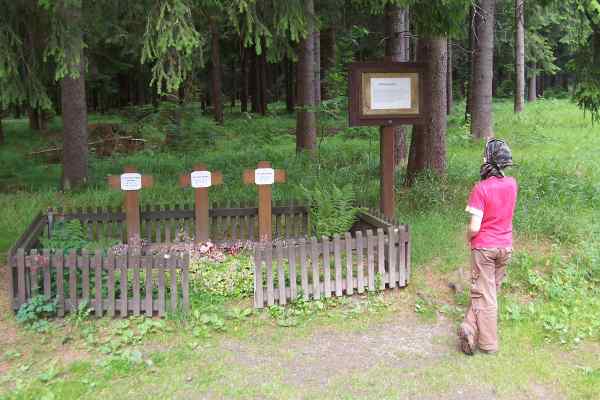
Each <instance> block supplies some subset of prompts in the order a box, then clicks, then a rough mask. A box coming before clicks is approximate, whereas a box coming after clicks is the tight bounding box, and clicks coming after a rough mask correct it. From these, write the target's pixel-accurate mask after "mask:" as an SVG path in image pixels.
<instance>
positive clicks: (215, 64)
mask: <svg viewBox="0 0 600 400" xmlns="http://www.w3.org/2000/svg"><path fill="white" fill-rule="evenodd" d="M210 36H211V57H210V59H211V63H212V68H211V78H212V79H211V80H212V88H211V89H212V104H213V117H214V119H215V121H216V122H217V124H219V125H223V95H222V93H221V50H220V43H219V37H220V33H219V26H218V24H217V21H215V20H214V19H211V21H210Z"/></svg>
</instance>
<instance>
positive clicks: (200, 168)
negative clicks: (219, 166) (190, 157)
mask: <svg viewBox="0 0 600 400" xmlns="http://www.w3.org/2000/svg"><path fill="white" fill-rule="evenodd" d="M179 183H180V184H181V187H189V186H191V187H193V188H194V192H195V202H194V215H195V217H196V235H195V241H196V243H204V242H207V241H208V188H209V187H211V186H213V185H221V184H222V183H223V175H222V174H221V172H219V171H212V172H211V171H209V170H208V168H207V167H206V165H204V164H202V163H198V164H196V165H195V166H194V170H193V171H192V172H191V173H189V174H185V175H181V177H180V178H179Z"/></svg>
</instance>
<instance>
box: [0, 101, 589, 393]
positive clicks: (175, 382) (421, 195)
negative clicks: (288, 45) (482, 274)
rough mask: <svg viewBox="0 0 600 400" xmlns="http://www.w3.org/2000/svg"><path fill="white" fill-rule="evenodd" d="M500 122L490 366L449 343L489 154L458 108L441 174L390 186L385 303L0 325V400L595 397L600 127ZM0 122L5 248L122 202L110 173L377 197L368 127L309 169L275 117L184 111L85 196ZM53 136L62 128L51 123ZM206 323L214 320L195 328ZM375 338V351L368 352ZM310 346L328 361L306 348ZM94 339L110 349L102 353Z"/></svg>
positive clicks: (566, 108) (95, 171) (341, 136)
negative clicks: (265, 176)
mask: <svg viewBox="0 0 600 400" xmlns="http://www.w3.org/2000/svg"><path fill="white" fill-rule="evenodd" d="M95 118H96V119H97V120H111V121H115V120H119V119H121V118H122V117H120V116H108V117H107V116H101V117H100V116H98V117H95ZM494 118H495V132H496V136H497V137H500V138H503V139H506V140H507V141H508V143H509V145H510V146H511V148H512V150H513V155H514V159H515V162H516V164H517V165H518V166H517V167H515V168H513V169H512V170H511V171H510V173H511V174H513V175H515V176H516V177H517V179H518V181H519V184H520V192H519V203H518V207H517V212H516V216H515V231H516V234H517V249H516V250H517V253H516V255H515V260H514V262H513V263H512V265H511V268H510V269H509V274H510V276H509V279H508V281H507V284H506V285H505V289H504V290H505V292H504V295H503V297H502V299H501V307H502V310H501V316H502V318H501V323H500V333H501V343H502V344H501V352H500V354H499V355H497V356H492V357H485V356H476V357H472V358H465V357H463V356H462V355H460V354H457V353H456V351H455V349H454V344H453V343H454V342H453V341H454V338H453V336H452V332H453V324H454V323H455V321H456V320H457V318H460V315H461V314H462V312H463V310H464V306H465V304H466V302H465V300H466V297H465V293H459V294H457V295H453V294H452V293H451V292H450V291H449V290H448V288H447V287H446V284H447V282H448V280H451V279H453V276H454V274H455V273H456V271H457V269H458V268H459V267H461V266H462V267H463V268H465V270H466V271H468V267H467V266H468V250H467V248H466V246H465V244H464V241H463V230H464V224H465V222H466V221H465V215H464V212H463V209H464V203H465V201H466V198H467V195H468V192H469V190H470V188H471V187H472V185H473V183H474V182H476V181H477V179H478V170H479V164H480V160H481V156H482V147H483V146H482V143H480V142H474V141H472V140H471V139H470V137H469V134H468V125H466V124H464V123H463V121H462V117H461V113H460V112H459V110H457V112H456V113H455V114H453V115H452V116H451V117H450V126H449V134H448V143H449V149H448V154H449V157H448V165H449V168H448V175H447V176H445V177H443V178H437V177H432V176H429V175H423V176H421V177H420V178H419V180H418V181H417V184H416V185H415V186H414V187H413V188H411V189H410V190H407V189H404V188H403V187H402V185H401V181H402V179H403V175H404V171H403V170H401V171H399V173H398V176H397V179H398V181H397V189H398V194H397V213H398V215H399V216H400V219H401V220H402V221H403V222H406V223H408V224H409V225H410V226H411V232H412V235H413V248H412V257H413V275H412V281H411V285H410V287H409V288H408V289H407V290H403V291H401V292H399V293H394V294H388V295H386V296H385V300H378V299H380V298H379V297H378V296H374V297H371V298H363V299H362V300H361V301H355V300H352V301H349V300H343V301H342V302H341V303H339V304H338V303H332V304H322V305H306V304H297V305H296V306H294V307H292V308H289V310H291V311H283V310H278V309H273V310H270V311H268V312H263V313H258V314H253V315H251V316H247V317H246V316H243V315H242V314H243V313H239V312H237V314H236V312H232V311H231V310H232V309H233V308H234V307H235V309H236V310H238V311H239V310H243V309H245V308H247V307H249V306H250V302H249V301H248V300H238V301H233V302H232V301H231V300H223V299H219V298H217V297H214V296H204V297H202V296H200V297H196V298H195V301H194V303H193V306H194V310H198V313H197V314H198V315H197V316H192V317H189V318H178V317H176V316H173V317H171V318H170V319H168V320H166V321H165V323H164V326H162V327H160V328H156V329H155V331H153V332H150V333H148V334H146V335H144V336H143V337H141V338H140V339H139V341H138V340H137V339H135V340H133V339H131V338H130V336H129V333H128V332H129V331H130V330H131V331H133V332H138V331H139V326H140V325H141V324H144V322H143V320H140V321H134V322H132V325H131V326H129V327H126V328H123V327H122V326H121V325H119V324H121V323H122V322H121V321H109V320H106V319H102V320H99V321H87V320H85V321H83V322H82V323H81V324H78V325H76V324H74V322H65V323H64V324H63V323H61V322H60V321H57V322H54V323H52V324H51V331H50V333H49V334H45V335H37V334H33V333H30V332H28V331H26V330H24V329H23V328H20V327H16V328H15V327H14V321H13V318H12V317H11V316H9V315H3V316H2V317H0V318H1V319H2V320H0V334H1V333H2V330H1V328H2V326H7V327H9V328H5V329H8V330H7V331H6V332H9V331H10V329H16V336H15V338H14V339H11V340H14V341H12V342H10V343H11V345H10V346H6V349H7V350H6V351H5V352H4V354H1V353H0V398H1V397H2V396H6V398H10V399H34V398H35V399H39V398H47V399H51V398H56V399H59V398H60V399H62V398H65V399H68V398H79V397H83V396H85V397H86V398H92V399H94V398H103V399H111V398H157V397H158V398H162V397H165V398H192V397H199V396H200V397H201V396H205V397H208V398H361V399H362V398H366V399H369V398H373V399H381V398H407V397H425V398H442V399H443V398H457V397H459V398H460V397H462V396H463V395H464V394H465V393H466V394H467V395H468V394H471V395H472V398H490V397H494V396H495V397H496V398H500V399H513V398H517V399H519V398H550V399H552V398H557V399H558V398H561V399H562V398H570V399H593V398H595V397H596V396H597V392H598V390H599V389H600V358H599V357H598V354H600V352H599V351H598V350H600V348H599V347H598V346H599V345H598V340H599V339H600V336H599V332H600V327H599V326H598V324H597V323H595V322H594V321H595V320H597V318H595V316H597V315H598V312H599V311H600V304H598V302H597V301H595V300H593V299H596V298H600V296H599V294H600V293H598V281H595V280H594V279H597V277H598V275H597V273H596V272H595V271H596V269H595V268H596V267H595V266H596V265H597V264H598V263H597V261H598V260H600V256H596V254H600V253H598V249H599V248H600V247H599V244H598V243H597V242H596V241H595V239H594V238H596V237H598V236H597V235H598V233H599V232H600V219H599V218H598V215H599V214H598V206H597V204H599V201H600V184H599V183H598V181H597V179H595V176H594V175H595V171H597V170H598V169H599V168H600V159H599V158H598V157H597V148H598V145H600V136H599V135H598V132H597V131H598V129H597V128H596V127H593V126H592V125H591V124H590V123H589V121H587V120H585V119H584V118H583V116H582V113H581V112H580V111H579V110H578V109H577V108H576V107H575V106H574V105H573V104H572V103H570V102H568V101H566V100H554V99H546V100H542V101H539V102H536V103H534V104H529V105H528V107H527V109H526V111H525V112H524V113H523V114H522V115H519V116H514V115H513V113H512V104H511V103H508V102H497V103H495V104H494ZM3 123H4V126H5V131H6V132H7V135H8V144H7V145H6V146H5V147H4V148H1V149H0V163H1V164H2V165H1V166H2V173H1V175H0V185H1V186H2V189H1V190H0V191H1V193H0V225H2V226H3V230H2V232H0V252H2V251H6V249H7V248H8V247H9V246H10V244H12V242H13V241H14V240H15V238H16V236H17V235H18V234H19V233H20V232H22V230H23V229H24V228H25V226H26V224H27V223H29V221H30V219H31V218H32V217H33V215H34V214H35V213H36V212H38V211H39V210H40V209H43V208H44V207H47V206H56V205H63V206H78V207H87V206H106V205H110V206H117V205H119V204H120V201H121V196H120V194H119V193H117V192H112V191H109V190H108V189H107V188H106V185H105V179H104V177H105V176H106V175H107V174H112V173H118V172H120V170H121V168H122V166H123V165H125V164H128V163H131V164H135V165H137V166H138V167H139V168H140V170H142V171H143V172H144V173H151V174H153V175H154V176H155V178H156V181H157V185H156V187H155V188H152V189H149V190H144V191H143V193H142V195H141V201H142V204H144V203H145V204H149V203H152V204H154V203H163V204H165V203H173V202H179V203H182V202H188V203H189V202H191V193H190V191H189V190H183V189H179V188H178V186H177V179H178V176H179V174H181V173H182V172H183V171H185V170H187V169H188V168H190V167H191V166H192V165H193V164H194V163H196V162H198V161H202V162H205V163H207V164H208V165H209V166H210V167H211V168H213V169H220V170H221V171H223V173H224V177H225V184H224V185H223V186H222V187H217V188H214V189H211V198H213V199H215V200H218V201H223V202H226V201H240V200H241V201H250V200H252V199H254V197H255V196H256V193H255V191H254V190H253V189H252V188H250V187H246V186H244V185H243V184H242V182H241V174H242V171H243V169H244V168H249V167H252V166H254V165H255V164H256V163H257V162H258V161H260V160H262V159H267V160H270V161H271V162H272V163H273V165H275V166H276V167H277V168H284V169H286V170H287V172H288V183H286V184H283V185H276V186H275V188H274V197H275V198H276V199H279V200H289V199H298V198H299V197H301V196H302V193H303V189H302V187H306V188H307V189H308V190H311V189H314V188H315V187H322V186H324V185H325V186H326V185H336V186H337V187H340V188H342V187H344V186H345V185H347V184H350V185H352V187H353V188H354V189H355V192H356V196H357V197H358V198H361V199H367V200H370V201H374V200H376V198H377V194H378V148H379V147H378V132H377V130H376V129H370V128H360V129H349V128H343V129H342V130H341V131H339V132H337V134H336V135H335V136H327V137H323V138H320V142H319V143H320V145H319V156H318V157H317V158H316V159H315V160H309V159H307V158H305V157H303V156H297V155H296V154H295V150H294V137H293V136H292V135H290V129H292V128H293V127H294V119H293V118H292V117H291V116H287V115H285V114H283V113H280V112H275V113H274V115H271V116H269V117H267V118H263V117H250V116H247V115H242V114H231V115H228V118H226V123H225V125H224V126H223V127H217V126H215V125H214V124H213V123H212V122H211V121H209V120H208V119H206V118H203V117H202V118H195V119H194V120H192V121H190V123H189V126H187V128H186V129H187V130H186V134H185V135H184V138H183V140H182V141H181V142H180V143H179V144H178V145H177V146H176V147H174V148H169V149H165V148H160V147H150V148H148V149H146V150H144V151H143V152H141V153H138V154H135V155H129V156H122V155H116V156H115V157H113V158H108V159H100V158H95V157H93V158H92V161H91V165H90V171H91V184H90V187H89V188H88V189H86V190H83V191H81V192H77V193H69V194H63V193H61V192H59V191H58V190H57V182H58V180H59V176H60V170H59V168H57V167H56V166H45V165H42V164H40V163H35V162H32V161H31V160H28V159H26V158H24V157H23V154H24V153H26V152H28V151H31V150H33V149H38V148H42V147H44V146H46V145H48V144H49V143H51V142H52V140H54V139H51V137H52V135H49V136H47V137H44V136H41V135H39V134H36V133H32V132H30V131H29V130H28V129H27V128H26V125H25V121H22V120H19V121H16V120H5V121H3ZM335 123H336V124H337V125H339V126H342V127H343V126H344V124H345V122H344V121H343V120H340V121H336V122H335ZM51 126H52V130H53V131H55V132H57V131H59V130H60V126H59V125H58V123H57V122H56V121H55V122H54V123H53V124H52V125H51ZM321 307H322V308H323V310H320V308H321ZM562 308H564V310H563V309H562ZM415 311H416V312H415ZM286 312H287V314H282V313H286ZM208 314H210V315H214V316H215V317H211V318H206V317H202V315H208ZM282 318H283V319H286V321H287V320H288V319H289V318H294V321H295V323H294V324H293V325H294V326H293V327H283V326H280V325H281V324H278V321H280V320H281V319H282ZM202 321H204V322H202ZM207 321H208V322H207ZM218 321H222V326H221V322H218ZM11 327H12V328H11ZM385 329H391V330H390V331H389V332H387V331H385ZM382 330H383V331H385V333H377V332H380V331H382ZM588 331H589V332H588ZM415 332H417V333H415ZM419 332H421V333H419ZM430 332H438V333H436V334H432V333H431V334H430ZM135 335H137V334H134V337H137V336H135ZM428 335H429V336H428ZM389 338H392V339H389ZM317 339H319V340H317ZM1 340H2V339H0V343H3V342H2V341H1ZM6 340H8V339H6ZM344 340H347V341H348V342H347V344H348V345H347V346H346V347H343V348H342V349H341V351H338V352H334V351H333V350H332V349H334V350H335V349H337V347H336V342H339V343H346V342H344ZM378 340H379V342H381V341H384V342H385V343H387V347H386V346H380V347H377V344H378V343H379V342H378ZM388 340H389V342H387V341H388ZM319 341H322V342H323V343H324V344H323V345H322V346H323V347H322V351H323V354H325V356H321V357H319V353H316V354H314V353H313V350H312V349H311V348H310V347H308V346H309V344H311V343H319ZM5 343H9V342H5ZM115 343H116V344H115ZM406 343H409V344H408V345H407V344H406ZM102 345H106V346H109V347H110V346H112V347H111V348H114V349H115V350H114V351H113V350H111V351H110V352H109V353H103V352H100V351H99V350H98V348H100V347H101V346H102ZM115 346H116V347H115ZM373 346H375V347H376V349H375V348H372V347H373ZM328 349H329V350H328ZM369 349H370V350H372V351H370V352H369ZM376 350H377V351H376ZM3 351H4V349H3ZM346 352H347V353H350V354H354V359H357V360H359V361H360V360H362V361H364V362H362V363H358V362H357V363H356V364H353V362H355V361H354V360H353V357H349V358H344V356H343V353H346ZM353 352H354V353H353ZM365 352H366V353H367V354H368V355H366V356H364V359H361V355H364V354H363V353H365ZM340 353H341V354H340ZM326 359H332V360H338V363H337V364H328V363H327V360H326ZM321 365H324V366H328V367H329V368H328V369H319V366H321ZM3 366H5V367H4V368H5V369H4V370H3ZM352 366H354V367H352ZM322 368H323V367H322ZM311 371H312V372H311ZM302 374H306V375H305V376H303V375H302ZM298 377H300V378H298ZM477 382H484V384H483V385H482V386H481V387H479V386H477V385H476V383H477ZM461 390H462V391H463V392H461ZM461 393H462V394H461ZM465 397H466V395H465Z"/></svg>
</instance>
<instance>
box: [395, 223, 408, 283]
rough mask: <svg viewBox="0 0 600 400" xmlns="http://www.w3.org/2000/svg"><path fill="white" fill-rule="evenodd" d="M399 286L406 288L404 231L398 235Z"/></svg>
mask: <svg viewBox="0 0 600 400" xmlns="http://www.w3.org/2000/svg"><path fill="white" fill-rule="evenodd" d="M397 241H398V250H397V251H398V269H399V271H398V286H400V287H404V286H406V258H407V257H406V232H405V231H404V230H403V229H402V230H400V232H399V234H398V239H397Z"/></svg>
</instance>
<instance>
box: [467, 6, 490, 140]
mask: <svg viewBox="0 0 600 400" xmlns="http://www.w3.org/2000/svg"><path fill="white" fill-rule="evenodd" d="M495 6H496V1H495V0H480V1H479V8H478V9H477V12H476V13H475V14H476V15H475V29H476V34H477V36H476V41H475V43H474V44H475V46H474V48H475V49H474V50H475V51H474V53H473V74H472V76H471V77H472V82H471V85H472V86H473V91H472V95H473V99H472V102H471V134H472V135H473V137H475V138H490V137H492V136H493V135H494V132H493V130H492V80H493V77H494V14H495Z"/></svg>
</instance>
